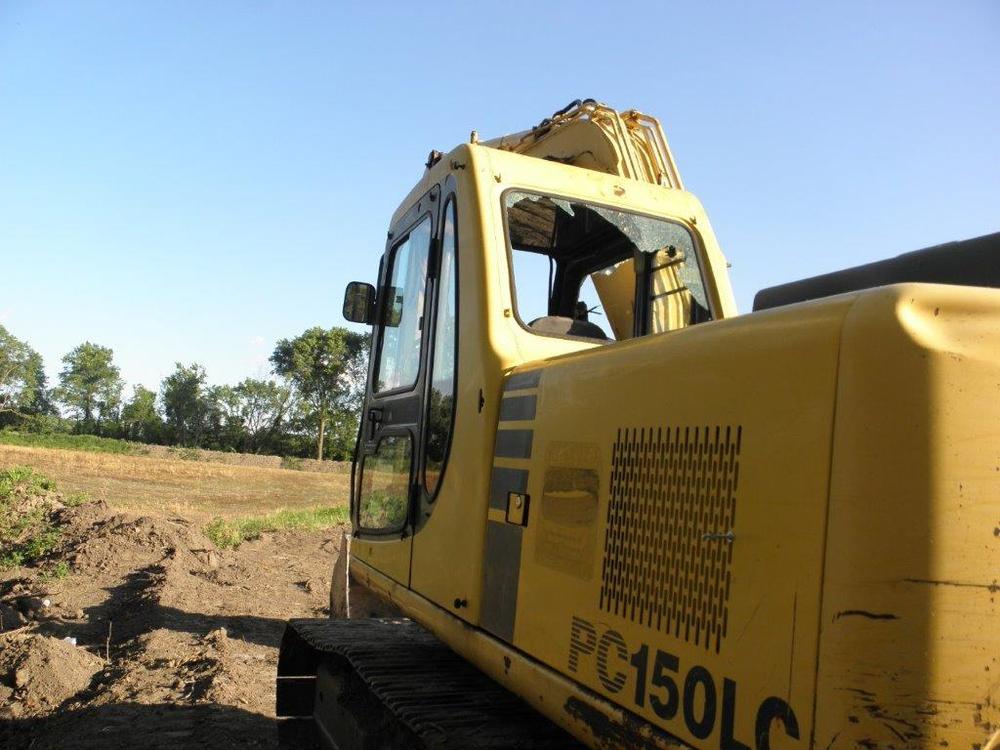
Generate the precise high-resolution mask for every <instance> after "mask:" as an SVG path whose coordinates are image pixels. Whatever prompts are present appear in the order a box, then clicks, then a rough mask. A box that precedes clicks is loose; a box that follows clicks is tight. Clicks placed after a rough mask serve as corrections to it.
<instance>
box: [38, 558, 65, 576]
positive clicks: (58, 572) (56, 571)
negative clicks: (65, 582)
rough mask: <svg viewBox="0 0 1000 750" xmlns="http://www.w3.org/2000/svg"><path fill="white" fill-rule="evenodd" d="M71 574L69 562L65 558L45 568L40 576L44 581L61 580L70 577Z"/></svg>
mask: <svg viewBox="0 0 1000 750" xmlns="http://www.w3.org/2000/svg"><path fill="white" fill-rule="evenodd" d="M69 574H70V569H69V563H68V562H66V561H65V560H60V561H59V562H57V563H56V564H55V565H53V566H52V567H50V568H48V569H46V570H43V571H42V572H41V574H39V576H38V578H39V580H42V581H61V580H62V579H63V578H68V577H69Z"/></svg>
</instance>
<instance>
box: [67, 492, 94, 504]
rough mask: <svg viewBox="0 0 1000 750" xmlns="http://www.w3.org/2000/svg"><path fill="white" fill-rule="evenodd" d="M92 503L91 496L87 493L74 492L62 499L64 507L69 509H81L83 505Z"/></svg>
mask: <svg viewBox="0 0 1000 750" xmlns="http://www.w3.org/2000/svg"><path fill="white" fill-rule="evenodd" d="M89 502H90V495H88V494H87V493H86V492H74V493H73V494H71V495H67V496H66V497H64V498H63V499H62V503H63V505H65V506H67V507H69V508H79V507H80V506H81V505H83V504H85V503H89Z"/></svg>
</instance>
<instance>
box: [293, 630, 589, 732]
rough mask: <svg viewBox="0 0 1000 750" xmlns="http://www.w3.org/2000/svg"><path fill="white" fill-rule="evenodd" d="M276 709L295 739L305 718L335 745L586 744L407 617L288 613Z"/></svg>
mask: <svg viewBox="0 0 1000 750" xmlns="http://www.w3.org/2000/svg"><path fill="white" fill-rule="evenodd" d="M277 714H278V716H279V717H287V718H286V720H285V722H286V724H287V726H284V727H282V729H283V734H291V735H295V736H296V739H295V740H293V742H294V743H298V744H297V746H299V747H302V746H303V743H305V744H307V743H308V741H307V740H304V739H303V737H302V735H301V732H302V729H303V725H305V724H311V725H312V726H313V727H314V728H315V730H317V739H316V741H317V742H318V744H319V746H324V747H328V748H336V749H337V750H374V749H375V748H393V747H407V748H416V749H417V750H501V749H503V750H508V749H510V750H514V749H518V750H527V748H532V749H533V750H570V749H571V748H572V749H573V750H578V749H579V748H581V747H582V746H581V744H580V743H579V742H578V741H577V740H575V739H574V738H573V737H571V736H570V735H569V734H567V733H566V732H565V731H563V730H562V729H560V728H559V727H557V726H556V725H555V724H553V723H552V722H551V721H549V720H548V719H546V718H545V717H544V716H542V715H541V714H539V713H538V712H537V711H535V710H534V709H533V708H532V707H531V706H529V705H528V704H527V703H525V702H524V701H523V700H521V699H520V698H519V697H517V696H516V695H514V694H513V693H511V692H510V691H508V690H506V689H504V688H503V687H501V686H500V685H498V684H497V683H495V682H493V681H492V680H491V679H490V678H488V677H487V676H486V675H484V674H483V673H482V672H480V671H479V670H477V669H476V668H475V667H473V666H472V665H471V664H469V663H468V662H467V661H465V660H464V659H462V658H461V657H460V656H458V655H457V654H455V653H454V652H453V651H452V650H451V649H449V648H448V647H447V646H446V645H445V644H443V643H442V642H441V641H439V640H438V639H437V638H435V637H434V636H433V635H432V634H431V633H429V632H428V631H427V630H425V629H424V628H422V627H420V626H419V625H418V624H416V623H415V622H413V621H412V620H407V619H365V620H326V619H317V620H291V621H290V622H289V623H288V626H287V627H286V629H285V635H284V637H283V639H282V642H281V653H280V656H279V658H278V682H277ZM295 720H298V721H297V722H296V721H295Z"/></svg>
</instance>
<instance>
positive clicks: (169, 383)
mask: <svg viewBox="0 0 1000 750" xmlns="http://www.w3.org/2000/svg"><path fill="white" fill-rule="evenodd" d="M176 364H177V368H176V369H175V370H174V371H173V372H172V373H171V374H170V375H168V376H167V377H166V378H164V379H163V383H162V385H161V386H160V393H161V394H163V416H164V421H165V422H166V427H167V432H168V434H169V437H170V439H171V440H172V441H173V442H174V443H178V444H180V445H186V446H195V447H200V446H201V445H202V443H203V442H204V440H205V437H206V433H208V431H209V426H210V424H209V419H210V416H211V411H212V403H211V399H210V393H209V389H208V388H207V387H206V382H207V378H206V375H205V368H204V367H202V366H201V365H199V364H197V363H193V364H191V365H190V366H188V367H185V366H184V365H182V364H181V363H180V362H177V363H176Z"/></svg>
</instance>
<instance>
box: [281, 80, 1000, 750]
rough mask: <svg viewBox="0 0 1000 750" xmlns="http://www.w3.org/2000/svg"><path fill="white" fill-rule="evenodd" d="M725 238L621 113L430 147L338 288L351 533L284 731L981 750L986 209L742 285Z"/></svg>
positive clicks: (993, 614) (991, 660)
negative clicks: (982, 231) (945, 241)
mask: <svg viewBox="0 0 1000 750" xmlns="http://www.w3.org/2000/svg"><path fill="white" fill-rule="evenodd" d="M859 208H860V206H859ZM864 210H866V211H869V210H872V207H870V206H868V207H865V209H864ZM843 218H844V223H845V225H846V224H848V223H849V222H850V216H844V217H843ZM845 228H846V227H845ZM803 252H806V250H805V249H803ZM757 262H767V259H766V258H759V259H758V260H757ZM726 269H727V262H726V259H725V257H724V256H723V254H722V252H721V250H720V249H719V246H718V243H717V242H716V238H715V235H714V234H713V232H712V227H711V224H710V223H709V219H708V216H707V215H706V213H705V210H704V209H703V208H702V206H701V204H700V203H699V201H698V200H697V199H696V198H695V197H694V196H693V195H692V194H691V193H689V192H687V191H686V190H685V189H684V187H683V184H682V182H681V178H680V175H679V173H678V170H677V168H676V166H675V164H674V160H673V157H672V155H671V153H670V150H669V148H668V145H667V141H666V139H665V137H664V135H663V131H662V129H661V127H660V124H659V122H658V121H657V120H656V119H654V118H652V117H649V116H646V115H643V114H641V113H639V112H636V111H627V112H618V111H616V110H613V109H611V108H609V107H607V106H605V105H602V104H599V103H597V102H595V101H593V100H585V101H576V102H574V103H572V104H571V105H570V106H568V107H566V108H565V109H563V110H560V111H559V112H557V113H555V114H554V115H552V116H551V117H550V118H548V119H546V120H544V121H542V122H541V123H540V124H539V125H538V126H536V127H534V128H531V129H530V130H527V131H524V132H521V133H516V134H513V135H509V136H505V137H503V138H499V139H496V140H490V141H480V140H479V137H478V135H477V134H476V133H475V132H473V133H472V135H471V137H470V140H469V142H468V143H464V144H462V145H460V146H458V147H457V148H455V149H454V150H452V151H451V152H450V153H447V154H441V153H439V152H431V155H430V157H429V159H428V161H427V163H426V168H425V170H424V172H423V176H422V178H421V179H420V181H419V182H418V183H417V185H416V186H415V187H414V188H413V190H412V191H411V192H410V194H409V195H408V196H407V197H406V198H405V200H404V201H403V202H402V204H400V207H399V209H398V210H397V211H396V213H395V214H394V215H393V217H392V221H391V224H390V227H389V232H388V238H387V241H386V245H385V252H384V254H383V255H382V259H381V264H380V266H379V271H378V281H377V284H376V285H369V284H364V283H357V282H355V283H352V284H350V285H349V286H348V290H347V295H346V297H345V303H344V314H345V317H346V318H347V319H348V320H351V321H354V322H358V323H364V324H368V325H371V326H372V339H371V342H372V349H371V351H372V356H371V362H370V369H369V374H368V382H367V392H366V396H365V402H364V411H363V415H362V421H361V429H360V435H359V440H358V447H357V455H356V460H355V464H354V470H353V474H352V490H351V519H352V533H351V538H350V554H349V557H346V556H345V557H344V558H342V559H341V560H340V562H339V564H338V565H339V567H340V571H339V574H338V573H335V576H334V591H333V594H332V599H331V611H332V612H333V614H335V615H337V616H336V617H333V618H331V619H314V620H293V621H291V622H289V624H288V627H287V630H286V633H285V636H284V640H283V643H282V647H281V653H280V657H279V666H278V678H277V713H278V716H279V717H281V721H280V724H281V727H282V735H283V736H285V737H286V738H289V737H290V738H293V740H292V741H294V742H302V743H304V744H303V746H306V745H307V744H308V743H318V744H319V745H320V746H322V747H326V748H339V749H340V750H356V749H361V748H364V749H366V750H367V749H368V748H396V747H399V748H404V747H405V748H426V749H427V750H431V749H438V748H584V747H586V748H609V749H610V748H644V749H646V748H679V747H692V748H700V749H701V748H704V749H708V748H712V749H716V748H718V749H720V750H806V749H807V748H808V749H815V750H847V749H848V748H865V749H867V750H874V749H876V748H878V749H886V750H888V749H896V750H900V749H903V748H906V749H907V750H924V749H926V750H930V749H931V748H935V749H940V748H951V749H953V750H954V749H957V748H961V749H962V750H971V749H973V748H978V749H979V750H997V748H1000V627H998V623H1000V604H998V602H997V598H998V596H1000V582H998V579H1000V289H997V287H1000V234H997V235H990V236H986V237H981V238H977V239H974V240H967V241H964V242H959V243H952V244H950V245H944V246H938V247H933V248H928V249H925V250H921V251H917V252H913V253H908V254H906V255H901V256H898V257H895V258H892V259H890V260H886V261H881V262H876V263H872V264H869V265H866V266H860V267H857V268H851V269H847V270H845V271H840V272H836V273H833V274H828V275H826V276H821V277H816V278H813V279H806V280H804V281H799V282H794V283H790V284H786V285H782V286H779V287H774V288H771V289H767V290H764V291H762V292H760V293H759V294H758V295H757V298H756V300H755V305H754V307H755V309H754V311H753V312H752V313H751V314H747V315H742V316H737V313H736V307H735V304H734V300H733V294H732V291H731V288H730V284H729V280H728V277H727V271H726ZM345 546H346V545H345ZM348 583H349V585H348Z"/></svg>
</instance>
